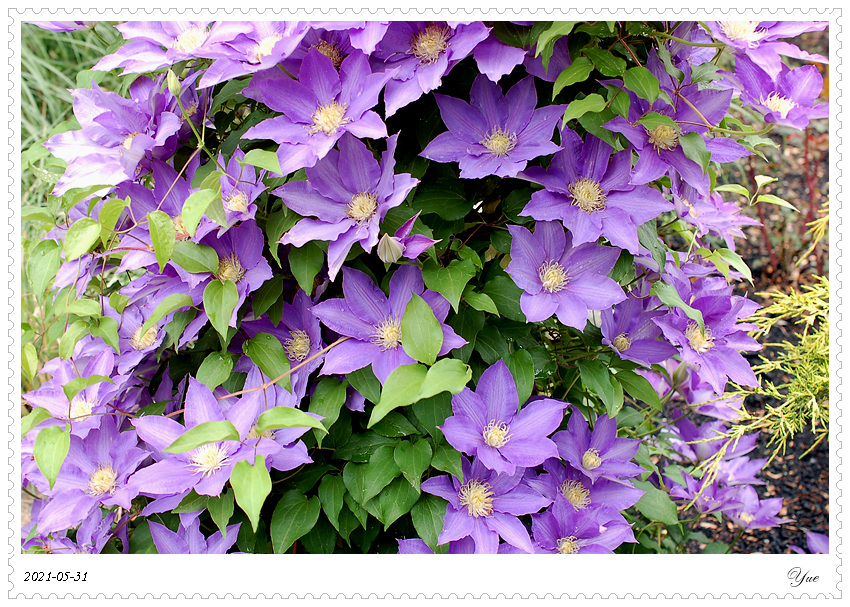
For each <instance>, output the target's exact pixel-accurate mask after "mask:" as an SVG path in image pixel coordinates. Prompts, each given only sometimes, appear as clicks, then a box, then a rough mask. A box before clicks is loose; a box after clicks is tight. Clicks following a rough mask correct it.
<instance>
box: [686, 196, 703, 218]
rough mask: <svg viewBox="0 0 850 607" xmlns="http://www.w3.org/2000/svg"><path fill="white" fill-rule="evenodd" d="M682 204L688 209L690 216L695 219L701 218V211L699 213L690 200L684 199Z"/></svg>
mask: <svg viewBox="0 0 850 607" xmlns="http://www.w3.org/2000/svg"><path fill="white" fill-rule="evenodd" d="M682 204H683V205H685V206H686V207H688V215H690V216H691V217H693V218H694V219H696V218H697V217H699V211H697V210H696V208H695V207H694V205H692V204H691V201H690V200H688V199H687V198H682Z"/></svg>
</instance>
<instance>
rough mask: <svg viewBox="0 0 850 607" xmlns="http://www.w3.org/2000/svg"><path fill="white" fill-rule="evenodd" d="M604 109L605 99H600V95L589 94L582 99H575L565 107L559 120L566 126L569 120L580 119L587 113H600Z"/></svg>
mask: <svg viewBox="0 0 850 607" xmlns="http://www.w3.org/2000/svg"><path fill="white" fill-rule="evenodd" d="M604 107H605V99H603V98H602V95H598V94H596V93H591V94H590V95H588V96H587V97H585V98H584V99H577V100H576V101H573V102H572V103H570V104H569V105H568V106H567V109H566V111H564V116H563V118H561V122H562V123H563V124H566V123H567V122H569V121H570V120H573V119H574V118H580V117H581V116H584V115H585V114H587V113H588V112H601V111H602V109H603V108H604Z"/></svg>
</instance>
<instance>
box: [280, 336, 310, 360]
mask: <svg viewBox="0 0 850 607" xmlns="http://www.w3.org/2000/svg"><path fill="white" fill-rule="evenodd" d="M290 335H291V337H290V338H289V339H287V340H284V342H283V349H284V350H285V351H286V356H287V357H289V358H290V359H291V360H295V361H298V362H301V361H302V360H304V359H305V358H307V354H309V353H310V336H309V335H307V332H306V331H292V332H291V333H290Z"/></svg>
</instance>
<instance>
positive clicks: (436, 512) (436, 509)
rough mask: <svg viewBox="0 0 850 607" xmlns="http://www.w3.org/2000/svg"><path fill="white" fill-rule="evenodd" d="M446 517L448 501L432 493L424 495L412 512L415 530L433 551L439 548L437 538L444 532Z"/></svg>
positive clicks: (411, 516)
mask: <svg viewBox="0 0 850 607" xmlns="http://www.w3.org/2000/svg"><path fill="white" fill-rule="evenodd" d="M445 516H446V500H444V499H443V498H441V497H437V496H436V495H431V494H430V493H423V494H422V495H421V496H420V497H419V501H418V502H416V504H415V505H414V506H413V508H412V509H411V510H410V518H411V520H412V521H413V528H414V529H416V533H417V534H418V535H419V537H420V538H422V541H423V542H425V543H426V544H427V545H428V547H429V548H431V550H434V549H436V547H437V538H439V537H440V533H441V532H442V531H443V519H444V518H445Z"/></svg>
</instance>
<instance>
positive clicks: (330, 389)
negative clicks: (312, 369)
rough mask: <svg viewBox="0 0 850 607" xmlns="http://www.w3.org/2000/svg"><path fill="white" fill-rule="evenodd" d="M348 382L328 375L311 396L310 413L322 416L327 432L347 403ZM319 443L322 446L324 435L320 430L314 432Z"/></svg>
mask: <svg viewBox="0 0 850 607" xmlns="http://www.w3.org/2000/svg"><path fill="white" fill-rule="evenodd" d="M347 385H348V384H346V382H344V381H343V382H340V381H338V380H336V379H335V378H333V377H326V378H324V379H323V380H322V381H320V382H319V384H318V385H317V386H316V389H315V390H314V391H313V396H312V397H311V398H310V408H309V411H310V413H315V414H316V415H319V416H321V417H322V426H324V428H325V433H327V430H330V427H331V426H333V424H334V422H335V421H336V420H337V419H338V418H339V412H340V410H341V409H342V405H343V404H345V397H346V393H345V392H346V390H345V388H346V386H347ZM313 434H314V435H315V436H316V441H317V443H318V445H319V446H320V447H321V446H322V439H323V436H322V434H321V433H320V432H314V433H313Z"/></svg>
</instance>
